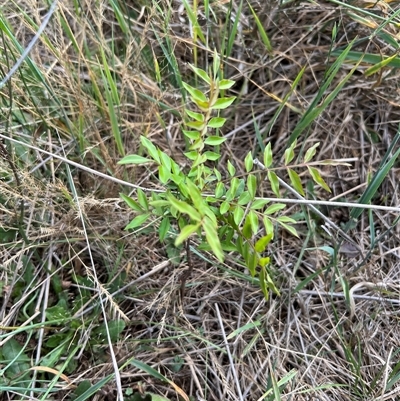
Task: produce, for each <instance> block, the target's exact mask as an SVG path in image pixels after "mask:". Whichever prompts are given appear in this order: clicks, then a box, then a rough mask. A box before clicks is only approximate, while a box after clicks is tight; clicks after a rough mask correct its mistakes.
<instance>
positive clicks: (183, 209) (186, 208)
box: [167, 194, 202, 221]
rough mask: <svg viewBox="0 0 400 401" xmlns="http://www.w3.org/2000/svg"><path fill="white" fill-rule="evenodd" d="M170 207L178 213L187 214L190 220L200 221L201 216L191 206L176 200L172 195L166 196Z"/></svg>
mask: <svg viewBox="0 0 400 401" xmlns="http://www.w3.org/2000/svg"><path fill="white" fill-rule="evenodd" d="M167 198H168V200H169V202H170V203H171V205H172V206H173V207H174V208H175V209H176V210H178V212H180V213H183V214H187V215H188V216H189V217H190V218H191V219H192V220H194V221H200V220H201V218H202V216H201V214H200V213H199V212H198V211H197V210H196V209H195V208H194V207H193V206H191V205H189V204H188V203H186V202H183V201H181V200H178V199H176V198H175V197H174V196H173V195H171V194H169V195H168V196H167Z"/></svg>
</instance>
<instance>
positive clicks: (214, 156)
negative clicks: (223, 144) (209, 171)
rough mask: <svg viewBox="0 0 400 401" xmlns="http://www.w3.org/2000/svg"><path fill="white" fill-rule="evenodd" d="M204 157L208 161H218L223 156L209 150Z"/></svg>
mask: <svg viewBox="0 0 400 401" xmlns="http://www.w3.org/2000/svg"><path fill="white" fill-rule="evenodd" d="M204 156H205V157H206V158H207V160H211V161H215V160H218V159H219V158H220V157H221V155H220V154H219V153H215V152H211V151H210V150H207V152H204Z"/></svg>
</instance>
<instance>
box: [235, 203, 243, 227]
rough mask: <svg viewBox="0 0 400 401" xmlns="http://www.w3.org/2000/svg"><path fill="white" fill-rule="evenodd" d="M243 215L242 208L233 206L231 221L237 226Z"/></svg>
mask: <svg viewBox="0 0 400 401" xmlns="http://www.w3.org/2000/svg"><path fill="white" fill-rule="evenodd" d="M243 216H244V210H243V208H241V207H240V206H237V207H235V210H234V211H233V221H234V222H235V224H236V225H237V226H238V225H239V224H240V223H241V221H242V219H243Z"/></svg>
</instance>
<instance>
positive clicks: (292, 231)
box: [278, 221, 299, 238]
mask: <svg viewBox="0 0 400 401" xmlns="http://www.w3.org/2000/svg"><path fill="white" fill-rule="evenodd" d="M278 224H280V225H281V226H282V227H283V228H284V229H285V230H286V231H289V232H290V234H292V235H294V236H295V237H297V238H299V234H297V230H296V229H295V228H294V227H293V226H289V225H287V224H285V223H282V222H280V221H278Z"/></svg>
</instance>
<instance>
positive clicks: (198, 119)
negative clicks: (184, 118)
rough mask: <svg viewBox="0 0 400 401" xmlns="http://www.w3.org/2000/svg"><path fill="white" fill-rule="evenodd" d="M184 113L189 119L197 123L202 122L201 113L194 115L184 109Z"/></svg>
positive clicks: (202, 115) (194, 113) (202, 116)
mask: <svg viewBox="0 0 400 401" xmlns="http://www.w3.org/2000/svg"><path fill="white" fill-rule="evenodd" d="M185 113H186V114H187V115H188V116H189V117H190V118H193V120H196V121H199V122H201V123H202V122H204V114H201V113H196V112H194V111H192V110H189V109H185Z"/></svg>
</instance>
